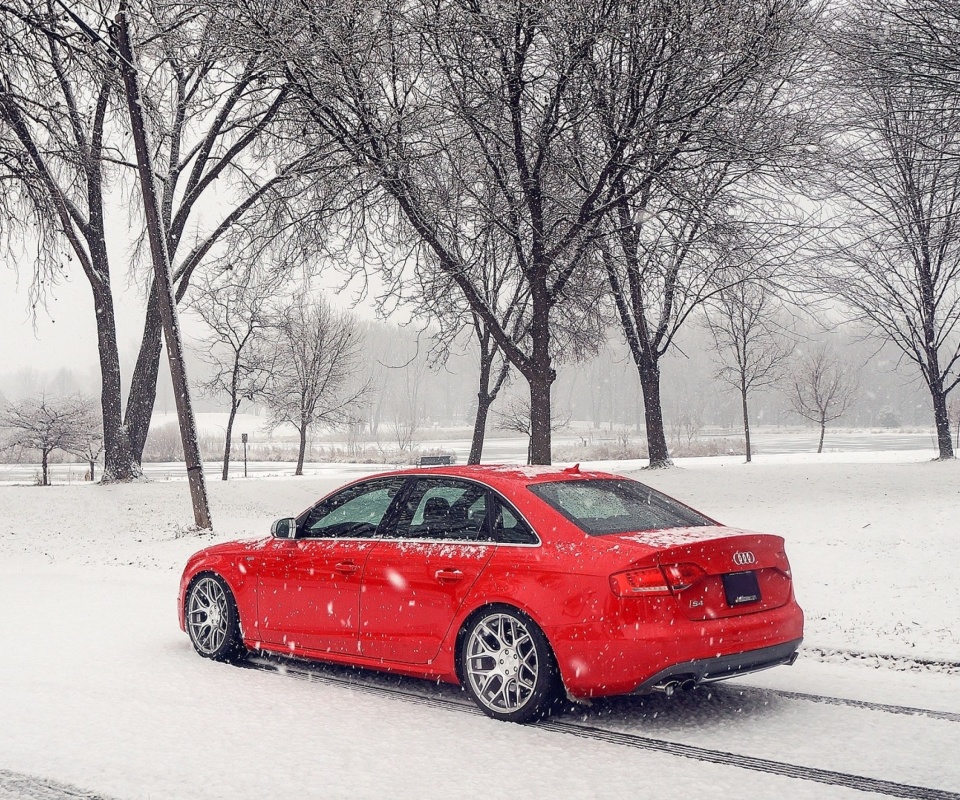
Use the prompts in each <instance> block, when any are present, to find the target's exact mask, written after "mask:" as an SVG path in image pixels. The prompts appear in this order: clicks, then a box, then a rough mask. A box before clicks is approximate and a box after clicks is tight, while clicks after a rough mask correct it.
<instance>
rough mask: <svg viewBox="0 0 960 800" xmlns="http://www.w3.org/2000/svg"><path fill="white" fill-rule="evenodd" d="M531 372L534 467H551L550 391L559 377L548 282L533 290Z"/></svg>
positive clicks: (528, 375)
mask: <svg viewBox="0 0 960 800" xmlns="http://www.w3.org/2000/svg"><path fill="white" fill-rule="evenodd" d="M531 306H532V308H531V311H532V315H533V317H532V320H531V324H530V343H531V347H530V369H529V372H528V374H527V375H526V376H525V377H526V379H527V381H528V382H529V383H530V459H529V460H530V463H531V464H544V465H549V464H550V463H551V461H552V459H553V453H552V452H551V450H552V447H551V444H552V443H551V441H550V439H551V424H550V423H551V408H550V387H551V386H552V385H553V381H554V379H555V378H556V377H557V374H556V372H554V370H553V366H552V364H551V359H550V304H549V302H548V295H547V291H546V282H545V281H544V283H543V284H541V283H539V282H535V283H534V284H533V286H532V288H531Z"/></svg>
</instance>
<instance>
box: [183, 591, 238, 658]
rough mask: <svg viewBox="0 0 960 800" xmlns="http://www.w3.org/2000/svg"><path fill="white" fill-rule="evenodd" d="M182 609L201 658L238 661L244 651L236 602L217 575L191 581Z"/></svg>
mask: <svg viewBox="0 0 960 800" xmlns="http://www.w3.org/2000/svg"><path fill="white" fill-rule="evenodd" d="M185 611H186V620H187V633H188V634H189V635H190V641H191V642H193V647H194V649H195V650H196V651H197V652H198V653H199V654H200V655H202V656H203V657H204V658H212V659H213V660H214V661H237V660H239V659H241V658H242V657H243V656H244V655H246V648H245V647H244V646H243V637H242V635H241V633H240V617H239V614H238V613H237V604H236V602H235V601H234V599H233V593H232V592H231V591H230V587H229V586H227V583H226V581H224V579H223V578H221V577H220V576H219V575H213V574H209V573H208V574H204V575H201V576H199V577H198V578H196V579H195V580H194V581H193V583H192V584H191V585H190V590H189V591H188V592H187V601H186V609H185Z"/></svg>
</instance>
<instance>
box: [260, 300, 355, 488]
mask: <svg viewBox="0 0 960 800" xmlns="http://www.w3.org/2000/svg"><path fill="white" fill-rule="evenodd" d="M361 346H362V342H361V340H360V337H359V332H358V328H357V325H356V322H355V320H354V319H353V317H352V316H351V315H350V314H348V313H346V312H338V311H335V310H334V309H333V308H332V307H331V306H330V304H329V303H328V302H327V301H326V300H323V299H320V300H316V301H310V300H307V299H305V298H300V299H299V300H297V301H295V302H294V303H293V304H291V305H290V306H289V308H287V310H286V313H285V314H284V315H283V319H282V320H281V321H280V322H279V327H278V334H277V339H276V354H275V364H276V369H275V370H274V372H273V379H272V380H271V382H270V385H269V387H268V390H267V405H268V407H269V408H270V424H271V425H273V426H274V427H276V426H279V425H282V424H284V423H289V424H291V425H293V427H294V428H296V429H297V432H298V434H299V436H300V446H299V450H298V455H297V469H296V473H295V474H297V475H302V474H303V460H304V455H305V453H306V449H307V436H308V434H309V432H310V431H311V429H313V428H314V427H316V426H317V425H321V424H323V425H330V426H337V425H344V424H348V423H350V422H352V421H353V420H354V418H355V416H356V413H357V411H358V409H359V406H360V404H361V402H362V400H363V398H364V397H365V396H366V394H367V392H368V388H367V386H366V385H360V386H358V385H355V384H353V383H351V376H352V375H353V373H354V372H355V370H356V367H357V364H358V361H359V357H360V348H361Z"/></svg>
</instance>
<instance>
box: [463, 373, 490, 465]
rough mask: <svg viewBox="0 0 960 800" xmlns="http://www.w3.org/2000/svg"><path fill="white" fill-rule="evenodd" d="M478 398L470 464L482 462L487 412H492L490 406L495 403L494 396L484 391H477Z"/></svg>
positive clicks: (468, 460)
mask: <svg viewBox="0 0 960 800" xmlns="http://www.w3.org/2000/svg"><path fill="white" fill-rule="evenodd" d="M477 400H478V403H477V418H476V419H475V420H474V422H473V441H472V442H471V443H470V456H469V458H467V463H468V464H479V463H480V457H481V456H482V455H483V440H484V437H485V435H486V432H487V414H489V413H490V406H491V404H492V403H493V398H492V397H490V396H489V395H488V394H487V393H486V392H484V391H480V392H478V393H477Z"/></svg>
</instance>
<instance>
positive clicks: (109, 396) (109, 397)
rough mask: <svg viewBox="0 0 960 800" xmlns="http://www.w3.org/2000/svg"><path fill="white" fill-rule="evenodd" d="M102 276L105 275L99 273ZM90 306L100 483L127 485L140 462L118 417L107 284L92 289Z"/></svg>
mask: <svg viewBox="0 0 960 800" xmlns="http://www.w3.org/2000/svg"><path fill="white" fill-rule="evenodd" d="M102 274H104V275H106V273H105V272H104V273H102ZM93 303H94V306H95V309H94V311H95V314H96V319H97V349H98V351H99V356H100V412H101V415H102V418H103V478H102V480H101V482H102V483H113V482H114V481H129V480H133V479H134V478H138V477H140V475H141V474H142V473H141V471H140V459H139V458H137V459H134V457H133V454H132V452H131V450H130V440H129V438H128V436H127V430H126V427H125V426H124V424H123V421H122V416H121V406H122V402H123V401H122V395H121V388H120V352H119V350H118V348H117V322H116V317H115V316H114V311H113V296H112V294H111V292H110V284H109V282H108V279H106V278H105V285H104V286H103V287H101V288H94V290H93Z"/></svg>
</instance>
